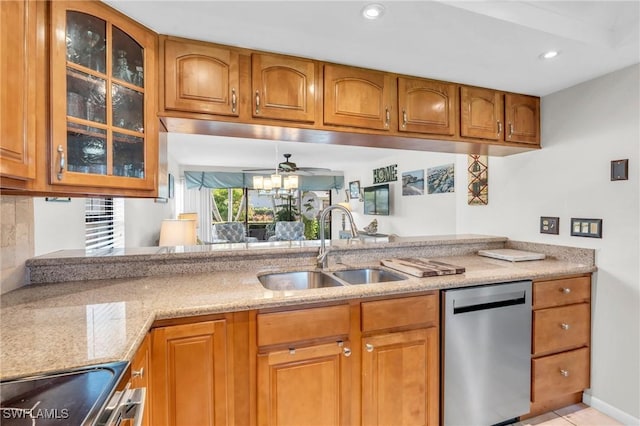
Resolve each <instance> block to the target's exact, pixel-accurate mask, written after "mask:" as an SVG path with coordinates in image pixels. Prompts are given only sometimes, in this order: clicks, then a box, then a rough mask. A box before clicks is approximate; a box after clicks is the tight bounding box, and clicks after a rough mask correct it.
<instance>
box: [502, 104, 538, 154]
mask: <svg viewBox="0 0 640 426" xmlns="http://www.w3.org/2000/svg"><path fill="white" fill-rule="evenodd" d="M504 113H505V124H506V129H505V140H506V141H507V142H522V143H531V144H539V143H540V98H536V97H533V96H526V95H516V94H512V93H507V94H505V96H504Z"/></svg>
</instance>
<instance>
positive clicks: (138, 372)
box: [131, 368, 144, 378]
mask: <svg viewBox="0 0 640 426" xmlns="http://www.w3.org/2000/svg"><path fill="white" fill-rule="evenodd" d="M131 377H132V378H133V377H144V368H141V369H140V370H131Z"/></svg>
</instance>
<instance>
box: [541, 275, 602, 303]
mask: <svg viewBox="0 0 640 426" xmlns="http://www.w3.org/2000/svg"><path fill="white" fill-rule="evenodd" d="M590 300H591V279H590V278H589V277H576V278H564V279H560V280H549V281H536V282H535V283H534V284H533V309H542V308H550V307H553V306H561V305H570V304H574V303H581V302H589V301H590Z"/></svg>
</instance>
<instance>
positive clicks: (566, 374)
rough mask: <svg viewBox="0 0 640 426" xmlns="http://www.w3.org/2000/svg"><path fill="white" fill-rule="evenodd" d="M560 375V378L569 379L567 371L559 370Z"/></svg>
mask: <svg viewBox="0 0 640 426" xmlns="http://www.w3.org/2000/svg"><path fill="white" fill-rule="evenodd" d="M560 374H561V375H562V377H569V370H563V369H560Z"/></svg>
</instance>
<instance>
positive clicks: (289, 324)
mask: <svg viewBox="0 0 640 426" xmlns="http://www.w3.org/2000/svg"><path fill="white" fill-rule="evenodd" d="M349 318H350V315H349V306H348V305H341V306H329V307H326V308H309V309H299V310H295V311H286V312H274V313H268V314H258V317H257V319H256V322H257V328H258V330H257V336H258V346H269V345H278V344H283V343H291V342H300V341H311V340H321V339H326V338H328V337H333V336H337V337H340V336H347V335H348V334H349V322H350V320H349Z"/></svg>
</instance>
